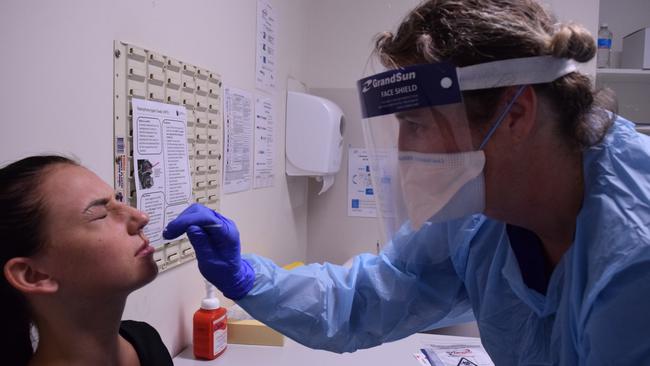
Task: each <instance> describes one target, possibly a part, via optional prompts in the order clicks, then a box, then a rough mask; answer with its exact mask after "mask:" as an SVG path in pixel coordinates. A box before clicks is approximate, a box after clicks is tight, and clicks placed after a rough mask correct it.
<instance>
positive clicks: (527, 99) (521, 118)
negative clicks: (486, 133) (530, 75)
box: [504, 86, 537, 144]
mask: <svg viewBox="0 0 650 366" xmlns="http://www.w3.org/2000/svg"><path fill="white" fill-rule="evenodd" d="M517 88H518V87H512V88H510V89H509V91H508V92H506V93H505V96H506V100H510V99H511V98H513V97H514V95H515V93H516V92H517ZM536 119H537V93H536V92H535V89H534V88H533V87H532V86H526V87H525V89H524V90H523V92H522V93H521V95H519V97H518V98H517V100H515V101H514V103H513V105H512V108H511V109H510V112H509V113H508V116H506V120H505V121H504V123H505V124H506V126H507V127H508V131H509V132H510V136H511V138H512V141H513V143H515V144H517V143H520V142H522V141H525V140H526V139H527V138H528V137H529V136H530V135H531V133H532V131H533V129H534V127H535V123H536Z"/></svg>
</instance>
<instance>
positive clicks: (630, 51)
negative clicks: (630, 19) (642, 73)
mask: <svg viewBox="0 0 650 366" xmlns="http://www.w3.org/2000/svg"><path fill="white" fill-rule="evenodd" d="M621 67H622V68H624V69H650V27H647V28H643V29H639V30H638V31H636V32H634V33H632V34H629V35H627V36H625V37H623V54H622V55H621Z"/></svg>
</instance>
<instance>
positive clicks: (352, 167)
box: [348, 147, 377, 217]
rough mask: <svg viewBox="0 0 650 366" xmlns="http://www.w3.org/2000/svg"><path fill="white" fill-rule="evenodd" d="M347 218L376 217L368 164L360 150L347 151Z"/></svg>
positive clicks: (363, 151)
mask: <svg viewBox="0 0 650 366" xmlns="http://www.w3.org/2000/svg"><path fill="white" fill-rule="evenodd" d="M348 216H357V217H377V205H376V202H375V191H374V189H373V188H372V181H371V180H370V162H369V160H368V153H367V151H366V149H362V148H353V147H351V148H350V149H349V150H348Z"/></svg>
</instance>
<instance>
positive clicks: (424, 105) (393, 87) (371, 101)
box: [358, 64, 475, 241]
mask: <svg viewBox="0 0 650 366" xmlns="http://www.w3.org/2000/svg"><path fill="white" fill-rule="evenodd" d="M358 90H359V96H360V100H361V109H362V112H363V119H362V124H363V130H364V136H365V139H366V147H367V149H368V154H369V160H370V170H371V177H372V181H373V187H374V191H375V192H376V193H375V197H376V199H377V205H378V213H379V216H380V219H381V220H382V221H383V228H384V236H385V237H384V241H387V240H390V239H391V238H392V236H393V234H394V233H395V232H397V230H399V228H400V227H401V226H403V225H404V224H405V223H407V222H409V212H408V207H407V205H406V203H407V202H406V201H407V200H411V201H413V197H405V195H404V187H405V184H406V183H407V182H404V180H405V176H406V174H405V169H404V167H405V166H407V164H411V163H413V161H414V160H423V159H436V158H437V157H438V156H440V157H443V156H445V155H447V154H455V153H462V152H469V151H473V150H475V146H474V144H473V141H472V135H471V130H470V128H469V123H468V121H467V114H466V110H465V105H464V104H463V101H462V96H461V92H460V86H459V84H458V77H457V75H456V68H455V67H454V66H452V65H451V64H426V65H415V66H411V67H407V68H401V69H395V70H390V71H386V72H382V73H379V74H376V75H373V76H370V77H367V78H364V79H361V80H359V82H358ZM422 166H423V169H426V170H435V169H440V167H439V166H437V164H435V163H434V164H422ZM415 169H420V168H419V167H416V168H415ZM443 180H444V179H443ZM449 183H450V182H445V181H440V180H438V179H435V177H434V178H433V179H432V181H427V182H422V184H427V185H431V186H434V187H429V188H432V189H433V190H436V189H439V190H440V191H441V192H443V191H444V190H445V188H446V186H448V185H449ZM437 184H440V187H438V188H436V187H435V185H437ZM443 193H444V192H443ZM422 203H423V204H427V203H426V202H422ZM410 204H411V206H412V205H413V202H410ZM416 226H419V225H416ZM411 228H412V229H417V227H411Z"/></svg>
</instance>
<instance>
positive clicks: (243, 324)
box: [228, 320, 284, 346]
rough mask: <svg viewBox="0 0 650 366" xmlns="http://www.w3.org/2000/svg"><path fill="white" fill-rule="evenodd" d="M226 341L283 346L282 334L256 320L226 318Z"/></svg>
mask: <svg viewBox="0 0 650 366" xmlns="http://www.w3.org/2000/svg"><path fill="white" fill-rule="evenodd" d="M228 343H233V344H255V345H261V346H283V345H284V336H283V335H282V334H280V333H278V332H276V331H275V330H273V329H271V328H269V327H267V326H266V325H264V324H262V323H260V322H259V321H257V320H232V321H231V320H228Z"/></svg>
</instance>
